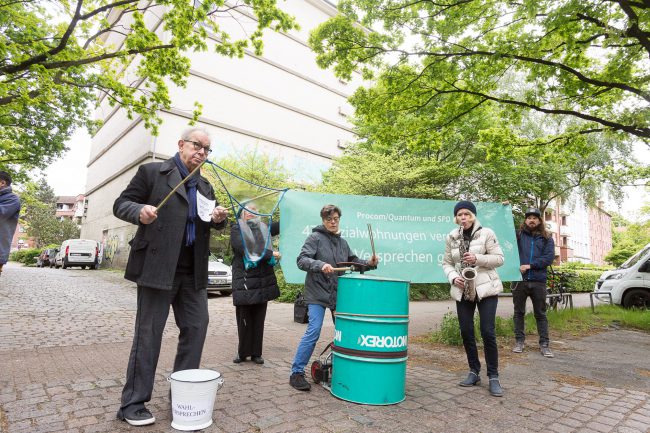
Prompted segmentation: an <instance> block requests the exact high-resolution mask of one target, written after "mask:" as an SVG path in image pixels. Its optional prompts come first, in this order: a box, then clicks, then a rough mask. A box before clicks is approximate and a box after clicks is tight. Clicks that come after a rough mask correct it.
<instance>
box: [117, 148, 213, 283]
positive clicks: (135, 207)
mask: <svg viewBox="0 0 650 433" xmlns="http://www.w3.org/2000/svg"><path fill="white" fill-rule="evenodd" d="M196 176H198V174H196ZM181 180H182V178H181V175H180V173H179V171H178V168H177V167H176V164H175V163H174V160H173V158H170V159H168V160H166V161H164V162H152V163H149V164H144V165H141V166H140V168H138V172H137V173H136V175H135V176H134V177H133V179H131V182H130V183H129V185H128V186H127V187H126V189H125V190H124V191H123V192H122V194H120V196H119V197H118V198H117V200H115V204H114V205H113V214H114V215H115V216H116V217H118V218H120V219H122V220H124V221H127V222H130V223H133V224H136V225H138V230H137V232H136V234H135V237H134V238H133V239H132V240H131V241H130V242H129V244H130V245H131V251H130V253H129V261H128V263H127V265H126V272H125V273H124V277H125V278H126V279H127V280H130V281H134V282H135V283H137V284H138V285H139V286H143V287H150V288H153V289H164V290H171V288H172V283H173V281H174V274H175V272H176V265H177V263H178V256H179V254H180V249H181V242H182V241H183V235H184V233H185V224H186V220H187V213H188V207H189V206H188V201H187V193H186V192H185V187H184V186H181V187H180V188H178V190H176V192H175V193H174V194H173V195H172V197H170V198H169V200H168V201H167V203H166V204H165V205H164V206H163V207H162V208H161V209H160V211H159V212H158V218H157V219H156V220H155V221H154V222H153V223H151V224H141V223H140V210H141V209H142V208H143V207H144V205H147V204H149V205H152V206H158V204H159V203H160V202H161V201H162V200H163V198H165V197H166V196H167V194H168V193H169V192H170V191H171V190H172V189H174V187H175V186H176V185H178V184H179V183H180V182H181ZM197 190H198V191H199V192H200V193H201V194H202V195H203V196H205V197H206V198H209V199H210V200H214V198H215V197H214V190H213V189H212V185H210V183H209V182H208V181H207V180H206V179H205V178H203V177H200V176H199V182H198V185H197ZM225 224H226V222H225V221H224V222H221V223H219V224H216V223H214V222H209V223H208V222H205V221H202V220H201V219H200V218H199V217H198V216H197V218H196V238H195V241H194V284H195V288H196V289H197V290H199V289H204V288H206V286H207V284H208V256H209V254H210V251H209V242H210V227H213V228H222V227H223V226H224V225H225Z"/></svg>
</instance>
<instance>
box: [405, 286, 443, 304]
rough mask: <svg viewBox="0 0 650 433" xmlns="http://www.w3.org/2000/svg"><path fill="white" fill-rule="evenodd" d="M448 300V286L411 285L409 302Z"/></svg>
mask: <svg viewBox="0 0 650 433" xmlns="http://www.w3.org/2000/svg"><path fill="white" fill-rule="evenodd" d="M447 299H450V296H449V284H411V285H410V286H409V300H411V301H444V300H447Z"/></svg>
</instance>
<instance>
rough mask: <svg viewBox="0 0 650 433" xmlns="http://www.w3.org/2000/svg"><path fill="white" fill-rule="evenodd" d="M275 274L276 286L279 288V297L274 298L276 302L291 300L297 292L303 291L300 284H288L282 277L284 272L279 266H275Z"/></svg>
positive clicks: (294, 298)
mask: <svg viewBox="0 0 650 433" xmlns="http://www.w3.org/2000/svg"><path fill="white" fill-rule="evenodd" d="M275 276H276V278H277V279H278V287H279V288H280V297H279V298H278V299H276V301H278V302H293V301H295V300H296V296H298V292H301V291H303V289H304V286H303V285H302V284H289V283H287V281H286V280H285V279H284V273H283V272H282V268H281V267H279V266H276V267H275Z"/></svg>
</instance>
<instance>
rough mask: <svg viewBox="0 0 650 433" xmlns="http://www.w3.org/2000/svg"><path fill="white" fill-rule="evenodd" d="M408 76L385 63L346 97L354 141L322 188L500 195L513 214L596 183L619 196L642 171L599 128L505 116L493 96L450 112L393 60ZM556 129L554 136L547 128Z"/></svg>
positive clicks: (588, 190)
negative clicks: (373, 80)
mask: <svg viewBox="0 0 650 433" xmlns="http://www.w3.org/2000/svg"><path fill="white" fill-rule="evenodd" d="M399 73H400V74H406V76H407V77H408V80H409V83H410V82H411V81H413V80H416V83H417V85H416V84H415V83H413V84H411V85H409V86H407V85H405V84H404V83H403V82H402V81H400V78H398V77H395V72H394V71H392V70H387V71H385V72H384V73H382V74H381V75H380V76H379V78H378V81H377V84H376V85H375V86H374V87H372V88H369V89H365V88H360V89H358V90H357V92H356V93H355V94H354V96H353V97H352V98H351V103H352V105H353V106H354V107H355V117H354V118H353V122H354V124H355V127H356V132H357V133H358V134H359V137H360V140H359V142H358V143H356V144H353V145H352V146H350V147H349V148H348V149H347V150H346V152H345V154H344V155H343V156H342V157H340V158H337V159H336V160H335V161H334V163H333V165H332V167H331V168H330V170H329V171H328V172H326V173H325V174H324V176H323V184H322V186H321V187H320V190H321V191H324V192H337V193H346V194H361V195H380V196H388V197H395V196H399V197H413V198H423V199H451V200H453V199H456V198H458V197H465V198H471V199H474V200H480V201H508V202H510V203H511V204H512V206H513V209H514V212H515V214H516V215H520V214H521V215H523V210H524V209H525V208H526V207H528V206H530V205H535V206H536V207H539V208H540V209H542V211H543V210H544V209H545V208H546V207H547V206H548V204H549V203H550V202H551V201H552V200H554V199H555V198H558V197H562V198H566V197H568V196H569V195H570V194H571V193H572V192H573V191H578V192H579V193H580V194H581V195H582V197H583V198H584V199H585V200H586V202H587V203H588V204H592V205H593V204H595V202H596V201H597V200H598V197H599V196H600V195H601V193H602V191H603V189H605V188H606V189H607V190H608V192H609V194H610V196H611V197H613V198H615V199H619V200H620V199H622V189H621V188H620V186H621V185H625V184H629V183H630V182H632V181H633V180H635V179H638V178H643V177H645V176H647V175H648V168H647V167H646V166H643V165H641V164H640V163H638V162H637V161H636V160H635V159H634V158H633V157H631V150H630V144H629V143H627V142H624V141H621V140H618V139H613V138H612V137H610V136H608V135H604V134H601V135H595V134H580V133H576V132H575V128H576V127H578V126H579V125H577V124H575V122H574V123H570V122H566V121H564V122H562V121H553V120H552V119H544V118H542V117H541V116H539V115H530V114H522V115H520V116H518V117H517V119H512V118H511V117H509V116H508V115H507V113H505V112H504V110H503V109H501V108H499V107H497V106H495V105H494V104H492V105H490V104H482V105H481V106H480V107H476V109H474V110H472V111H470V112H468V113H465V114H464V115H462V116H460V117H459V116H457V115H456V114H454V113H455V111H454V110H451V111H450V109H449V107H446V105H445V104H456V103H458V102H459V101H458V97H457V96H450V100H449V101H445V102H444V103H443V101H438V102H436V103H433V102H430V101H429V98H430V94H429V93H430V92H428V91H427V89H428V88H430V87H432V86H435V83H433V82H428V81H426V82H425V79H424V78H422V77H421V76H420V75H419V74H418V73H417V72H416V71H415V70H413V68H411V67H406V66H403V67H401V68H399ZM550 132H557V133H560V132H562V134H560V136H559V137H557V138H556V139H550V138H549V137H548V134H549V133H550Z"/></svg>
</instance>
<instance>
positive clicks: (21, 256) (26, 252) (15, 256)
mask: <svg viewBox="0 0 650 433" xmlns="http://www.w3.org/2000/svg"><path fill="white" fill-rule="evenodd" d="M42 251H43V249H42V248H27V249H22V250H18V251H14V252H13V253H11V254H10V255H9V260H11V261H14V262H19V263H23V264H25V265H27V266H32V265H35V264H36V257H38V255H39V254H41V252H42Z"/></svg>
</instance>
